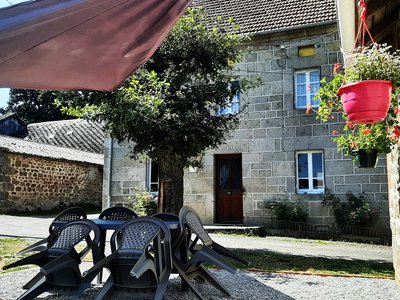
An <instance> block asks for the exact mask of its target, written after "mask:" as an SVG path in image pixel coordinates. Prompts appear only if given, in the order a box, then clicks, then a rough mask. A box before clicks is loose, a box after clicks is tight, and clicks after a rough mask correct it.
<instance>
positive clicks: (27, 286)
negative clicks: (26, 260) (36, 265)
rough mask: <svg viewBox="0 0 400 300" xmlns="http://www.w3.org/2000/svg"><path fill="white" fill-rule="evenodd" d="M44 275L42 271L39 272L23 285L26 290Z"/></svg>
mask: <svg viewBox="0 0 400 300" xmlns="http://www.w3.org/2000/svg"><path fill="white" fill-rule="evenodd" d="M42 277H44V274H43V273H42V272H39V273H37V274H36V275H35V277H33V278H32V279H31V280H29V281H28V282H27V283H25V285H24V286H23V287H22V288H23V289H24V290H29V289H30V288H31V287H33V286H34V285H35V284H36V283H37V282H38V281H39V280H40V279H41V278H42Z"/></svg>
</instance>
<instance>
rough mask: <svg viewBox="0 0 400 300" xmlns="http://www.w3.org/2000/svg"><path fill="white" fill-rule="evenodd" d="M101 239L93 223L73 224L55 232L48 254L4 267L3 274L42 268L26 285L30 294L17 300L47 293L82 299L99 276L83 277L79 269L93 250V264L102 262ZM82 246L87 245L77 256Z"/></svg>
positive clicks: (49, 239) (35, 255) (29, 257)
mask: <svg viewBox="0 0 400 300" xmlns="http://www.w3.org/2000/svg"><path fill="white" fill-rule="evenodd" d="M99 237H100V232H99V229H98V227H97V225H96V224H94V223H93V222H92V221H89V220H79V221H72V222H69V223H67V224H65V225H64V226H63V227H61V228H57V229H54V231H53V232H52V233H51V234H50V236H49V237H48V244H47V246H46V249H45V250H42V251H40V252H39V253H35V254H33V255H31V256H28V257H25V258H23V259H21V260H19V261H16V262H14V263H12V264H9V265H7V266H4V267H3V269H4V270H5V269H10V268H14V267H17V266H22V265H30V264H34V265H37V266H39V267H40V272H39V273H38V274H37V275H36V276H35V277H33V278H32V279H31V280H30V281H29V282H28V283H27V284H25V286H24V288H25V289H28V290H27V291H26V292H25V293H24V294H22V295H21V296H20V297H19V298H18V299H21V300H22V299H34V298H35V297H36V296H38V295H40V294H42V293H44V292H50V293H57V294H63V295H68V296H80V295H82V293H83V292H84V290H85V289H86V288H88V287H89V286H90V284H91V281H92V280H93V279H94V277H95V276H96V275H97V273H94V272H92V273H91V274H90V275H88V276H83V275H82V274H81V271H80V268H79V266H80V263H81V261H82V259H83V258H84V257H85V255H86V254H87V253H88V251H89V250H92V256H93V261H94V262H97V261H99V259H100V256H99V252H98V250H99V249H98V245H99ZM80 243H85V244H86V247H85V248H84V249H83V250H82V251H80V252H78V250H77V249H76V246H77V245H78V244H80Z"/></svg>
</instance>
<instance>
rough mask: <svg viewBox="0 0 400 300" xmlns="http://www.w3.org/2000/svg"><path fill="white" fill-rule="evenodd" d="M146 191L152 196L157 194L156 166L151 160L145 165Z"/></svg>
mask: <svg viewBox="0 0 400 300" xmlns="http://www.w3.org/2000/svg"><path fill="white" fill-rule="evenodd" d="M146 189H147V191H148V192H150V193H152V194H157V193H158V164H157V163H155V162H152V161H151V160H148V161H147V164H146Z"/></svg>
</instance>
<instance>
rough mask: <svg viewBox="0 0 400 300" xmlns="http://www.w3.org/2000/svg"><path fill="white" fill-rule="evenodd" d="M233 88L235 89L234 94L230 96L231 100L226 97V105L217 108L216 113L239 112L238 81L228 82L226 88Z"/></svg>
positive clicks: (221, 114) (233, 113) (232, 113)
mask: <svg viewBox="0 0 400 300" xmlns="http://www.w3.org/2000/svg"><path fill="white" fill-rule="evenodd" d="M233 88H235V89H236V90H237V92H236V94H235V95H234V96H233V97H232V101H229V99H226V106H224V107H222V108H220V109H219V111H218V114H219V115H220V116H223V115H229V114H231V115H235V114H238V113H239V112H240V92H239V81H234V82H232V83H230V84H228V89H233Z"/></svg>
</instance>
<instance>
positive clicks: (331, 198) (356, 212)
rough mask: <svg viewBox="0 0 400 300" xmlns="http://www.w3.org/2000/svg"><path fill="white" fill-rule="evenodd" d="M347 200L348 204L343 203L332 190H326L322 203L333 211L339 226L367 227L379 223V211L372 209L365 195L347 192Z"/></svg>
mask: <svg viewBox="0 0 400 300" xmlns="http://www.w3.org/2000/svg"><path fill="white" fill-rule="evenodd" d="M346 199H347V203H346V202H342V201H340V198H339V197H337V196H335V195H334V194H332V193H331V191H330V190H326V193H325V196H324V198H323V200H322V203H323V205H324V206H327V207H329V208H330V209H331V210H332V211H333V214H334V216H335V221H336V224H338V225H339V226H349V225H351V226H359V227H366V226H370V225H372V224H374V223H376V222H377V221H378V219H379V211H378V210H376V209H373V208H371V207H370V206H369V204H368V203H366V202H365V201H366V200H365V194H364V193H361V194H359V195H358V196H356V195H354V194H353V193H351V192H347V193H346Z"/></svg>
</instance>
